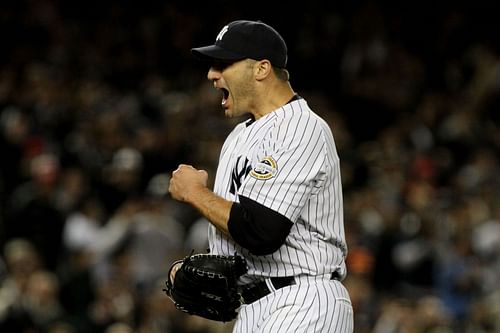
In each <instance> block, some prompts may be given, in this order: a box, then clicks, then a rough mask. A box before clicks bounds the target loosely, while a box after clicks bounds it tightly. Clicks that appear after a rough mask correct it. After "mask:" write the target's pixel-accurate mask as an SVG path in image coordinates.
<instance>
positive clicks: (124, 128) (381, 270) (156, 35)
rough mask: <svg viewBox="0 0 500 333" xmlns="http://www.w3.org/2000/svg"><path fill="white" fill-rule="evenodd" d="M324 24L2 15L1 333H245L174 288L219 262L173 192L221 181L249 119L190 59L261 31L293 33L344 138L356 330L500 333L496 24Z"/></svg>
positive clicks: (308, 94) (453, 9)
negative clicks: (229, 112) (202, 262)
mask: <svg viewBox="0 0 500 333" xmlns="http://www.w3.org/2000/svg"><path fill="white" fill-rule="evenodd" d="M303 5H304V7H303V8H294V6H293V5H290V8H285V9H282V10H281V12H280V13H278V14H279V15H277V13H276V12H265V13H263V12H262V11H261V10H259V11H258V9H257V8H255V9H249V8H248V6H242V5H238V4H236V3H233V2H228V1H214V2H212V3H208V2H207V3H205V2H203V3H199V4H197V5H196V7H195V8H194V6H193V4H190V3H186V2H181V1H164V2H156V1H152V2H143V3H140V2H139V1H104V2H102V1H101V2H97V1H85V2H83V1H66V2H65V1H58V0H40V1H35V0H24V1H16V2H2V4H0V27H1V29H0V36H1V40H0V43H1V45H2V52H1V53H0V60H1V62H0V147H1V153H2V162H1V163H0V332H19V333H38V332H41V333H91V332H103V333H128V332H139V333H145V332H148V333H156V332H158V333H159V332H162V333H220V332H229V331H230V329H231V323H226V324H221V323H216V322H211V321H207V320H203V319H200V318H198V317H194V316H188V315H185V314H183V313H181V312H179V311H177V310H176V309H175V308H174V306H173V305H172V303H171V302H170V300H169V299H168V298H167V297H166V295H165V293H164V292H163V291H162V289H163V288H164V281H165V277H166V273H167V270H168V267H169V265H170V263H171V262H172V261H174V260H175V259H178V258H182V257H183V256H185V255H187V254H189V253H190V252H192V251H196V252H205V251H206V248H207V243H206V234H205V233H206V227H207V223H208V222H207V221H206V220H204V219H202V218H201V217H200V216H199V215H198V214H197V212H195V211H193V210H192V209H191V208H189V207H188V206H186V205H183V204H179V203H177V202H175V201H173V200H172V199H170V198H169V196H168V193H167V188H168V181H169V175H170V173H171V172H172V171H173V170H175V168H176V167H177V165H178V164H180V163H189V164H193V165H195V166H196V167H197V168H204V169H206V170H208V171H209V174H210V176H211V177H213V175H214V170H215V168H216V166H217V159H218V153H219V149H220V147H221V145H222V142H223V140H224V138H225V137H226V135H227V134H228V132H229V131H230V129H231V128H232V127H233V126H234V124H235V123H236V122H237V121H240V120H239V119H233V120H228V119H224V117H223V113H222V112H221V110H220V109H219V105H220V98H221V96H220V95H219V93H217V92H216V91H214V89H213V88H212V87H211V86H210V84H209V82H208V81H207V80H206V79H205V74H206V70H207V68H204V67H203V65H202V64H198V63H196V62H195V61H193V59H192V58H191V56H190V54H189V49H190V47H192V46H200V45H205V44H208V43H210V42H211V41H212V40H213V38H214V36H215V35H216V34H217V32H218V30H219V29H220V27H221V26H222V25H223V24H225V23H226V22H229V21H231V20H234V19H239V18H248V19H262V20H263V21H265V22H266V23H269V24H271V25H273V26H275V27H276V29H277V30H278V31H280V32H282V35H283V36H284V38H285V39H286V40H287V43H288V46H289V58H290V60H289V70H290V74H291V81H292V85H293V86H294V88H295V89H296V90H297V92H298V93H299V94H301V95H302V96H303V97H305V98H307V100H308V102H309V104H310V105H311V106H312V108H313V109H314V110H316V111H317V112H318V113H319V114H321V115H322V116H323V117H324V118H325V119H326V120H327V121H328V122H329V124H330V125H331V127H332V129H333V132H334V136H335V138H336V142H337V145H338V151H339V155H340V158H341V166H342V178H343V186H344V206H345V223H346V231H347V239H348V246H349V256H348V270H349V275H348V277H347V279H346V280H345V285H346V286H347V288H348V289H349V291H350V294H351V297H352V301H353V305H354V310H355V332H356V333H413V332H435V333H437V332H439V333H442V332H467V333H493V332H499V331H500V128H499V127H500V111H499V109H500V98H499V97H500V45H499V44H498V42H497V41H496V37H497V36H496V35H497V32H498V31H499V28H500V27H499V24H498V23H497V19H496V17H495V10H494V6H491V5H487V4H486V3H485V4H482V3H481V2H480V1H479V2H474V4H469V3H467V2H466V3H462V2H460V1H459V2H456V3H453V4H450V3H448V4H447V6H444V5H440V4H434V3H433V4H430V3H426V2H418V3H417V2H413V1H410V2H404V4H397V3H390V2H384V1H379V2H377V1H346V2H345V3H337V4H325V3H320V2H319V1H309V2H308V3H307V4H303ZM259 9H262V8H260V7H259ZM298 9H300V10H298ZM254 10H255V11H254ZM210 181H211V182H213V179H212V178H211V179H210Z"/></svg>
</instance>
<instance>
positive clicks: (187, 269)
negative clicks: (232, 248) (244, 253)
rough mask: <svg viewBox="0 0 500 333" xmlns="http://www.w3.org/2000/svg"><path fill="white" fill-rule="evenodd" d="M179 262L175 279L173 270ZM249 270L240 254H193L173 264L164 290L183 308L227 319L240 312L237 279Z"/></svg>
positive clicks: (185, 310)
mask: <svg viewBox="0 0 500 333" xmlns="http://www.w3.org/2000/svg"><path fill="white" fill-rule="evenodd" d="M179 263H182V265H181V266H180V268H179V269H178V270H177V272H176V273H175V277H174V279H173V281H172V278H171V274H170V273H171V272H172V269H173V268H174V267H175V266H176V265H177V264H179ZM246 271H247V265H246V261H245V259H244V258H242V257H240V256H236V255H234V256H223V255H213V254H195V255H190V256H187V257H185V258H184V259H182V260H178V261H176V262H174V263H173V264H172V266H171V267H170V270H169V273H168V278H167V281H166V285H167V288H166V289H164V291H165V292H166V294H167V295H168V296H169V297H170V299H171V300H172V301H173V302H174V304H175V306H176V308H177V309H179V310H181V311H183V312H186V313H189V314H191V315H197V316H201V317H204V318H208V319H211V320H217V321H223V322H227V321H231V320H233V319H234V318H236V316H237V313H236V310H237V309H238V308H239V307H240V305H241V295H240V293H239V292H238V286H237V281H238V279H239V277H240V276H241V275H243V274H244V273H246Z"/></svg>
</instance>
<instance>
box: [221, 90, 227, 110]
mask: <svg viewBox="0 0 500 333" xmlns="http://www.w3.org/2000/svg"><path fill="white" fill-rule="evenodd" d="M220 90H221V91H222V102H221V104H222V105H223V106H224V105H225V104H226V102H227V99H228V98H229V90H227V89H226V88H220Z"/></svg>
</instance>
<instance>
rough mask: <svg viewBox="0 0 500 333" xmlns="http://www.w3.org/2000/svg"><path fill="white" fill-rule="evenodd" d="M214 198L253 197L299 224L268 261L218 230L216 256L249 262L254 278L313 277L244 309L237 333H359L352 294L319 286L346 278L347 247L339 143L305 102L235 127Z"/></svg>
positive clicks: (212, 234) (213, 238) (336, 285)
mask: <svg viewBox="0 0 500 333" xmlns="http://www.w3.org/2000/svg"><path fill="white" fill-rule="evenodd" d="M214 192H215V193H216V194H218V195H220V196H222V197H223V198H225V199H227V200H231V201H235V202H238V201H239V200H238V197H239V195H242V196H245V197H247V198H250V199H252V200H254V201H257V202H259V203H260V204H262V205H265V206H267V207H269V208H271V209H273V210H275V211H277V212H279V213H280V214H282V215H284V216H286V217H287V218H289V219H290V220H291V221H292V222H293V223H294V225H293V227H292V229H291V231H290V234H289V235H288V237H287V239H286V241H285V244H284V245H283V246H281V248H280V249H279V250H277V251H276V252H274V253H273V254H270V255H264V256H254V255H252V254H251V253H250V252H249V251H247V250H246V249H244V248H242V247H241V246H239V245H238V244H236V243H235V242H233V241H232V240H231V239H228V238H227V237H225V236H224V235H223V234H222V233H220V232H219V231H217V229H215V227H213V226H212V225H211V226H210V227H209V243H210V251H211V252H212V253H215V254H227V255H232V254H235V253H238V254H240V255H242V256H243V257H245V259H246V260H247V262H248V266H249V271H248V276H247V278H249V279H254V278H268V277H275V276H301V277H309V276H310V277H313V278H314V280H309V279H305V280H301V281H302V283H298V284H297V285H293V286H288V287H285V288H282V289H279V290H278V291H276V292H274V293H271V294H270V295H268V296H266V297H265V298H263V299H261V300H259V301H257V302H254V303H252V304H251V305H244V306H243V307H242V309H241V312H240V317H239V320H238V323H237V325H236V327H235V332H241V333H243V332H248V333H250V332H352V307H351V305H350V301H349V295H348V293H347V291H346V290H345V288H344V287H343V286H342V284H341V283H340V282H338V281H333V280H329V279H328V278H326V279H325V278H320V279H316V277H318V276H328V277H329V276H330V273H332V272H334V271H337V272H338V273H339V275H340V277H341V279H343V278H344V277H345V275H346V273H347V272H346V265H345V258H346V255H347V246H346V242H345V235H344V223H343V202H342V186H341V179H340V167H339V158H338V154H337V151H336V148H335V142H334V138H333V135H332V132H331V130H330V128H329V126H328V125H327V124H326V122H325V121H323V120H322V119H321V118H320V117H319V116H318V115H316V114H315V113H314V112H313V111H312V110H311V109H310V108H309V106H308V104H307V102H306V101H305V100H304V99H298V100H295V101H292V102H291V103H288V104H286V105H284V106H283V107H281V108H279V109H277V110H275V111H274V112H271V113H269V114H267V115H265V116H264V117H262V118H260V119H258V120H257V121H255V122H253V123H251V124H250V123H249V122H244V123H241V124H239V125H237V126H236V127H235V129H234V130H233V131H232V132H231V133H230V135H229V136H228V138H227V139H226V142H225V143H224V146H223V147H222V151H221V156H220V160H219V166H218V169H217V174H216V180H215V187H214ZM311 281H313V282H311ZM301 316H303V318H302V317H301ZM314 318H316V319H314ZM308 323H309V324H308ZM255 325H257V326H255ZM313 327H314V328H313ZM332 327H333V328H332ZM335 327H338V329H334V328H335ZM330 329H331V330H330Z"/></svg>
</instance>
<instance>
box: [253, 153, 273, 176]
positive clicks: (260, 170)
mask: <svg viewBox="0 0 500 333" xmlns="http://www.w3.org/2000/svg"><path fill="white" fill-rule="evenodd" d="M277 172H278V164H277V163H276V161H275V160H274V158H272V157H271V156H266V157H264V158H263V159H262V160H261V161H260V162H259V163H257V165H256V166H255V167H254V168H253V169H252V171H250V176H252V177H253V178H256V179H261V180H266V179H270V178H273V177H274V176H275V175H276V173H277Z"/></svg>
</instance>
